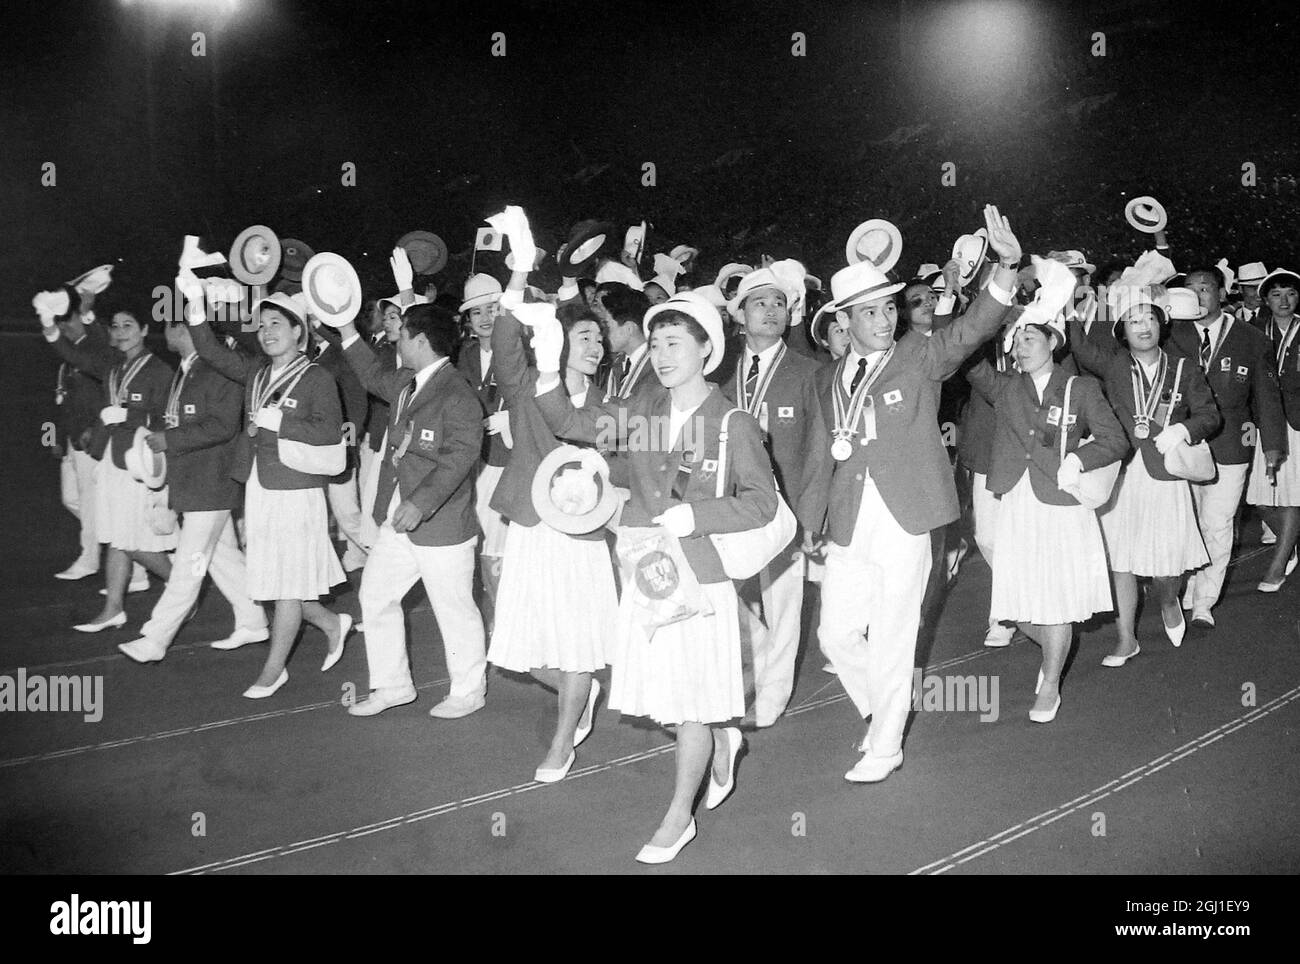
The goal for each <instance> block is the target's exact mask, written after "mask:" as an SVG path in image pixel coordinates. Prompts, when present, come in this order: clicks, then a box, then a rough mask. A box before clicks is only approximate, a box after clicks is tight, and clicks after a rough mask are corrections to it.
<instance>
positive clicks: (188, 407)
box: [185, 405, 195, 415]
mask: <svg viewBox="0 0 1300 964" xmlns="http://www.w3.org/2000/svg"><path fill="white" fill-rule="evenodd" d="M185 414H186V415H194V414H195V410H194V406H193V405H186V406H185Z"/></svg>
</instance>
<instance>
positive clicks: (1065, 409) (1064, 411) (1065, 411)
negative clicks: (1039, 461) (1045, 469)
mask: <svg viewBox="0 0 1300 964" xmlns="http://www.w3.org/2000/svg"><path fill="white" fill-rule="evenodd" d="M1075 377H1076V376H1074V375H1071V376H1070V377H1069V378H1067V379H1066V380H1065V400H1064V401H1063V402H1061V461H1062V462H1064V461H1065V442H1066V438H1065V437H1066V435H1068V434H1069V424H1070V386H1072V385H1073V384H1074V379H1075Z"/></svg>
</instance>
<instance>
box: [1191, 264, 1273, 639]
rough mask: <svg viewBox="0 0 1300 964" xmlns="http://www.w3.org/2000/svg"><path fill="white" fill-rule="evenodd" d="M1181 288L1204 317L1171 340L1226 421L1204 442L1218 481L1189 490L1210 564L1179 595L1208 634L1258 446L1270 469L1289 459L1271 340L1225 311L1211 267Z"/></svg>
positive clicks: (1218, 279) (1199, 270)
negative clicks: (1201, 377)
mask: <svg viewBox="0 0 1300 964" xmlns="http://www.w3.org/2000/svg"><path fill="white" fill-rule="evenodd" d="M1184 284H1185V285H1186V287H1188V288H1190V289H1191V290H1192V291H1193V292H1195V293H1196V296H1197V299H1198V302H1199V306H1200V312H1201V314H1202V317H1200V318H1193V319H1189V320H1183V321H1175V322H1174V326H1173V329H1172V331H1171V332H1170V340H1171V341H1172V342H1173V343H1174V344H1175V345H1177V346H1178V347H1179V348H1180V349H1182V351H1183V353H1184V354H1185V355H1186V356H1187V357H1188V358H1195V359H1197V360H1198V362H1199V363H1200V366H1201V370H1202V371H1203V372H1204V373H1205V380H1206V381H1208V382H1209V383H1210V391H1211V392H1212V393H1213V394H1214V400H1215V402H1216V403H1217V404H1218V406H1219V412H1220V413H1221V414H1222V415H1223V427H1222V428H1221V429H1220V430H1219V431H1218V433H1217V434H1216V435H1214V436H1213V437H1212V438H1210V439H1209V443H1210V451H1211V452H1212V453H1213V454H1214V462H1215V464H1216V465H1217V466H1218V474H1217V475H1216V476H1215V478H1214V479H1213V480H1212V481H1210V482H1198V483H1196V484H1194V485H1193V486H1192V497H1193V498H1194V499H1195V501H1196V520H1197V522H1198V523H1199V524H1200V527H1201V537H1202V538H1203V539H1204V540H1205V549H1206V552H1208V553H1209V556H1210V564H1209V565H1208V566H1204V567H1202V568H1201V569H1198V570H1196V571H1195V572H1193V573H1192V574H1191V575H1190V576H1189V577H1188V578H1187V589H1186V591H1185V592H1184V594H1183V608H1184V609H1189V610H1191V612H1192V617H1191V620H1192V625H1193V626H1199V627H1201V628H1202V629H1211V628H1213V627H1214V614H1213V612H1212V609H1213V607H1214V605H1215V604H1216V603H1217V602H1218V601H1219V595H1220V593H1222V591H1223V580H1224V577H1225V576H1226V574H1227V571H1228V560H1229V559H1230V558H1231V556H1232V543H1233V536H1234V532H1233V521H1234V520H1235V518H1236V515H1237V508H1238V506H1239V505H1240V504H1241V496H1242V493H1243V492H1245V490H1246V473H1247V471H1248V470H1249V468H1250V464H1251V462H1252V461H1253V460H1254V457H1255V446H1256V445H1258V446H1259V447H1260V448H1262V449H1263V450H1264V461H1265V465H1266V466H1267V467H1268V468H1270V469H1272V468H1275V467H1276V466H1277V465H1278V464H1279V463H1280V462H1281V461H1282V456H1283V454H1284V453H1285V452H1286V447H1287V444H1286V416H1285V415H1284V414H1283V411H1282V395H1281V390H1280V388H1279V387H1278V381H1277V372H1276V371H1275V366H1274V362H1273V352H1272V346H1271V345H1270V344H1269V341H1268V337H1267V336H1266V335H1265V334H1264V333H1263V332H1261V331H1260V330H1259V329H1257V328H1256V327H1255V326H1254V325H1251V324H1249V323H1247V322H1244V321H1239V320H1238V319H1236V318H1234V317H1233V316H1232V315H1231V314H1229V313H1228V312H1227V311H1225V310H1224V309H1223V298H1224V295H1225V294H1226V292H1225V291H1224V290H1223V278H1222V276H1221V275H1220V274H1219V273H1218V271H1216V270H1215V269H1213V268H1204V267H1196V268H1192V269H1191V270H1190V271H1188V272H1187V277H1186V280H1185V281H1184ZM1173 291H1176V289H1171V292H1173ZM1173 297H1174V295H1173V294H1172V293H1171V298H1173ZM1249 426H1254V430H1253V431H1252V430H1251V429H1250V428H1249ZM1295 455H1296V453H1292V456H1291V457H1293V458H1294V457H1295Z"/></svg>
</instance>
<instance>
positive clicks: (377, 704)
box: [348, 686, 417, 716]
mask: <svg viewBox="0 0 1300 964" xmlns="http://www.w3.org/2000/svg"><path fill="white" fill-rule="evenodd" d="M416 695H417V694H416V692H415V687H413V686H412V687H410V688H407V689H399V688H395V687H388V688H384V689H376V690H371V691H370V695H369V696H367V697H366V698H365V699H364V700H361V701H360V702H359V703H353V704H352V705H351V706H349V707H348V716H375V715H377V714H379V713H382V712H384V710H391V709H392V708H393V707H394V706H405V705H406V704H407V703H414V702H415V698H416Z"/></svg>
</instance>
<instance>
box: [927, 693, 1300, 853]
mask: <svg viewBox="0 0 1300 964" xmlns="http://www.w3.org/2000/svg"><path fill="white" fill-rule="evenodd" d="M1296 700H1300V686H1297V687H1294V688H1292V689H1290V690H1288V691H1287V692H1285V693H1283V694H1282V695H1281V696H1278V697H1276V698H1274V699H1272V700H1269V701H1268V702H1267V703H1265V704H1264V705H1263V706H1259V707H1256V708H1255V709H1253V710H1251V711H1250V712H1249V713H1244V714H1242V715H1241V716H1239V717H1236V718H1235V719H1232V720H1229V721H1228V722H1227V723H1223V724H1220V725H1219V726H1216V727H1215V728H1214V729H1212V730H1208V731H1206V732H1205V733H1202V734H1201V735H1200V736H1198V737H1196V738H1195V739H1193V740H1190V741H1189V742H1187V743H1184V744H1183V745H1182V746H1180V747H1177V748H1175V749H1173V750H1170V751H1169V752H1168V753H1164V754H1161V755H1160V756H1158V757H1156V758H1155V759H1154V760H1150V761H1149V762H1147V763H1144V764H1142V765H1141V766H1139V767H1136V768H1135V769H1133V770H1130V771H1129V772H1128V773H1126V774H1124V775H1123V776H1120V777H1116V778H1115V779H1114V780H1111V781H1109V782H1108V783H1103V784H1102V785H1101V786H1099V787H1096V788H1094V789H1092V790H1089V791H1088V792H1086V793H1083V794H1081V795H1079V796H1077V797H1075V798H1074V799H1073V800H1069V801H1067V802H1065V803H1062V804H1060V805H1059V806H1056V807H1053V808H1052V809H1051V810H1045V811H1043V812H1042V813H1040V814H1039V815H1038V816H1036V817H1031V818H1030V819H1028V820H1026V821H1024V822H1022V823H1018V824H1015V825H1014V826H1011V827H1007V828H1006V829H1005V830H1002V831H1000V832H999V833H995V834H993V835H992V836H991V837H986V838H985V839H983V840H980V841H977V842H976V843H973V844H971V845H970V846H968V847H963V848H962V849H961V850H958V851H955V852H953V853H951V854H949V855H948V856H946V857H941V858H940V859H938V860H935V861H931V862H930V863H928V864H926V865H925V866H923V867H918V868H916V869H915V870H913V871H911V872H910V874H909V876H911V875H917V874H929V875H934V874H942V873H946V872H948V871H949V870H952V869H953V868H955V867H960V866H961V865H962V864H965V863H968V862H969V861H972V860H974V859H976V858H977V857H981V856H983V855H984V854H987V853H989V852H991V851H993V850H997V849H998V848H999V847H1005V846H1006V845H1007V844H1009V843H1011V842H1012V841H1014V840H1019V839H1020V838H1021V837H1025V836H1028V835H1029V834H1031V833H1033V832H1034V831H1036V830H1042V829H1043V828H1044V827H1047V826H1049V825H1051V824H1053V823H1055V822H1056V821H1057V820H1060V819H1062V818H1064V817H1067V816H1069V815H1070V814H1072V813H1075V812H1076V811H1078V810H1082V809H1083V808H1084V807H1087V806H1090V805H1091V804H1094V803H1096V802H1097V801H1099V800H1102V799H1104V798H1106V797H1108V796H1110V795H1111V794H1113V793H1118V792H1119V791H1121V790H1124V789H1126V788H1128V787H1131V786H1133V785H1134V784H1135V783H1139V782H1141V781H1142V780H1145V779H1146V778H1147V777H1149V776H1152V775H1153V774H1155V773H1158V772H1160V771H1161V770H1163V769H1165V768H1166V767H1168V766H1171V765H1173V764H1174V763H1177V762H1178V761H1179V760H1182V759H1185V758H1187V757H1189V756H1191V755H1192V754H1193V753H1195V752H1197V751H1198V750H1203V749H1205V748H1206V747H1207V746H1210V745H1211V744H1213V743H1216V742H1218V741H1219V740H1221V739H1222V738H1223V737H1225V736H1227V735H1228V734H1230V733H1235V732H1237V731H1238V730H1241V729H1244V728H1245V727H1247V726H1249V725H1251V724H1252V723H1258V722H1259V721H1260V720H1262V719H1264V718H1265V717H1266V716H1268V715H1269V714H1270V713H1275V712H1277V711H1278V710H1280V709H1282V708H1283V707H1285V706H1287V705H1288V704H1290V703H1293V702H1295V701H1296Z"/></svg>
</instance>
